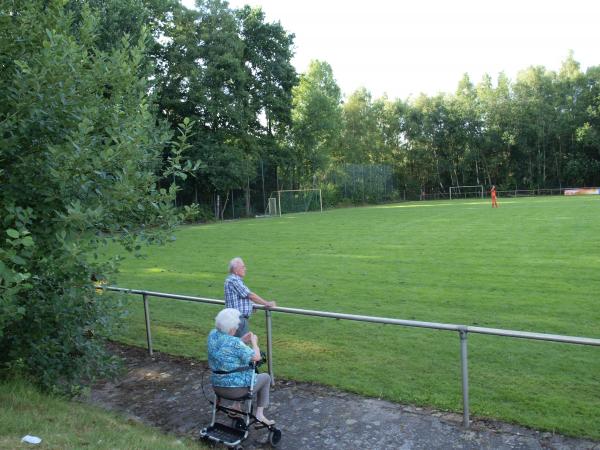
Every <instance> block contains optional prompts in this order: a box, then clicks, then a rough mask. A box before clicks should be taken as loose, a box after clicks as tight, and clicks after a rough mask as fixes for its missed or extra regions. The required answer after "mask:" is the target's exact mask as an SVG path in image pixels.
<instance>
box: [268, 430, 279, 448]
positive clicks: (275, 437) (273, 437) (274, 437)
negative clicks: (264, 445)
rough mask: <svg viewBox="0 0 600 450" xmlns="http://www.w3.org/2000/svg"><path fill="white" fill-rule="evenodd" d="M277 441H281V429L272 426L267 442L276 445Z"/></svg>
mask: <svg viewBox="0 0 600 450" xmlns="http://www.w3.org/2000/svg"><path fill="white" fill-rule="evenodd" d="M279 441H281V430H278V429H277V428H273V429H272V430H271V431H269V443H270V444H271V446H272V447H277V444H279Z"/></svg>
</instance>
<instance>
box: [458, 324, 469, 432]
mask: <svg viewBox="0 0 600 450" xmlns="http://www.w3.org/2000/svg"><path fill="white" fill-rule="evenodd" d="M459 333H460V368H461V373H462V394H463V426H464V427H465V428H469V363H468V360H467V330H459Z"/></svg>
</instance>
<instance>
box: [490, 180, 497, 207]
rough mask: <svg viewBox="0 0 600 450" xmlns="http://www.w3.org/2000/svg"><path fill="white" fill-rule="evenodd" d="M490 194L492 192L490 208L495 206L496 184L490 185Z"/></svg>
mask: <svg viewBox="0 0 600 450" xmlns="http://www.w3.org/2000/svg"><path fill="white" fill-rule="evenodd" d="M490 194H492V208H497V207H498V202H497V201H496V186H493V185H492V189H490Z"/></svg>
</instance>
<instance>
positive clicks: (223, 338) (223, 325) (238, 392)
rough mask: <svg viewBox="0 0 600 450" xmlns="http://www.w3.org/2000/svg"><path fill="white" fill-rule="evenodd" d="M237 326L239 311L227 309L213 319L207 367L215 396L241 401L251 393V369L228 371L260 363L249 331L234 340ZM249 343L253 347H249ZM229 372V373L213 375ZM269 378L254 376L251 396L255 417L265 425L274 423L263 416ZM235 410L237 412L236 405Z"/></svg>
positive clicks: (256, 341)
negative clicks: (254, 401) (253, 402)
mask: <svg viewBox="0 0 600 450" xmlns="http://www.w3.org/2000/svg"><path fill="white" fill-rule="evenodd" d="M239 324H240V312H239V311H238V310H237V309H233V308H226V309H224V310H222V311H221V312H220V313H219V314H217V317H216V318H215V327H216V329H214V330H212V331H211V332H210V334H209V335H208V365H209V366H210V368H211V370H212V371H213V373H212V375H211V383H212V385H213V389H214V391H215V393H216V394H217V395H218V396H221V397H225V398H241V397H243V396H244V395H246V394H247V393H248V392H249V391H250V384H251V383H252V374H253V369H250V370H241V371H236V372H231V371H233V370H234V369H237V368H239V367H248V366H249V364H250V362H251V361H254V362H256V361H260V359H261V356H260V349H259V348H258V338H257V337H256V335H255V334H253V333H251V332H249V333H246V334H245V335H243V336H242V337H241V338H238V337H235V336H234V335H235V333H236V331H237V329H238V326H239ZM246 344H250V345H251V346H252V348H250V347H248V345H246ZM215 371H216V372H231V373H215ZM270 385H271V377H270V376H269V374H268V373H261V374H257V375H256V379H255V381H254V393H256V397H257V398H256V400H257V403H256V405H257V407H256V414H255V415H256V418H257V419H258V420H260V421H261V422H263V423H265V424H267V425H273V424H274V423H275V422H274V421H273V420H269V419H267V418H266V417H265V416H264V409H265V408H266V407H267V406H268V405H269V388H270ZM236 409H239V404H238V407H237V408H236Z"/></svg>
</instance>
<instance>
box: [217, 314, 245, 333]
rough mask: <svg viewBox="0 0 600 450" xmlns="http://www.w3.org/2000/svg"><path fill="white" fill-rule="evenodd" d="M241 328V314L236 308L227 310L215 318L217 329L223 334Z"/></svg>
mask: <svg viewBox="0 0 600 450" xmlns="http://www.w3.org/2000/svg"><path fill="white" fill-rule="evenodd" d="M239 326H240V312H239V311H238V310H237V309H235V308H225V309H223V310H221V312H219V314H217V317H215V328H216V329H217V330H219V331H221V332H223V333H229V332H230V331H231V330H237V329H238V327H239Z"/></svg>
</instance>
